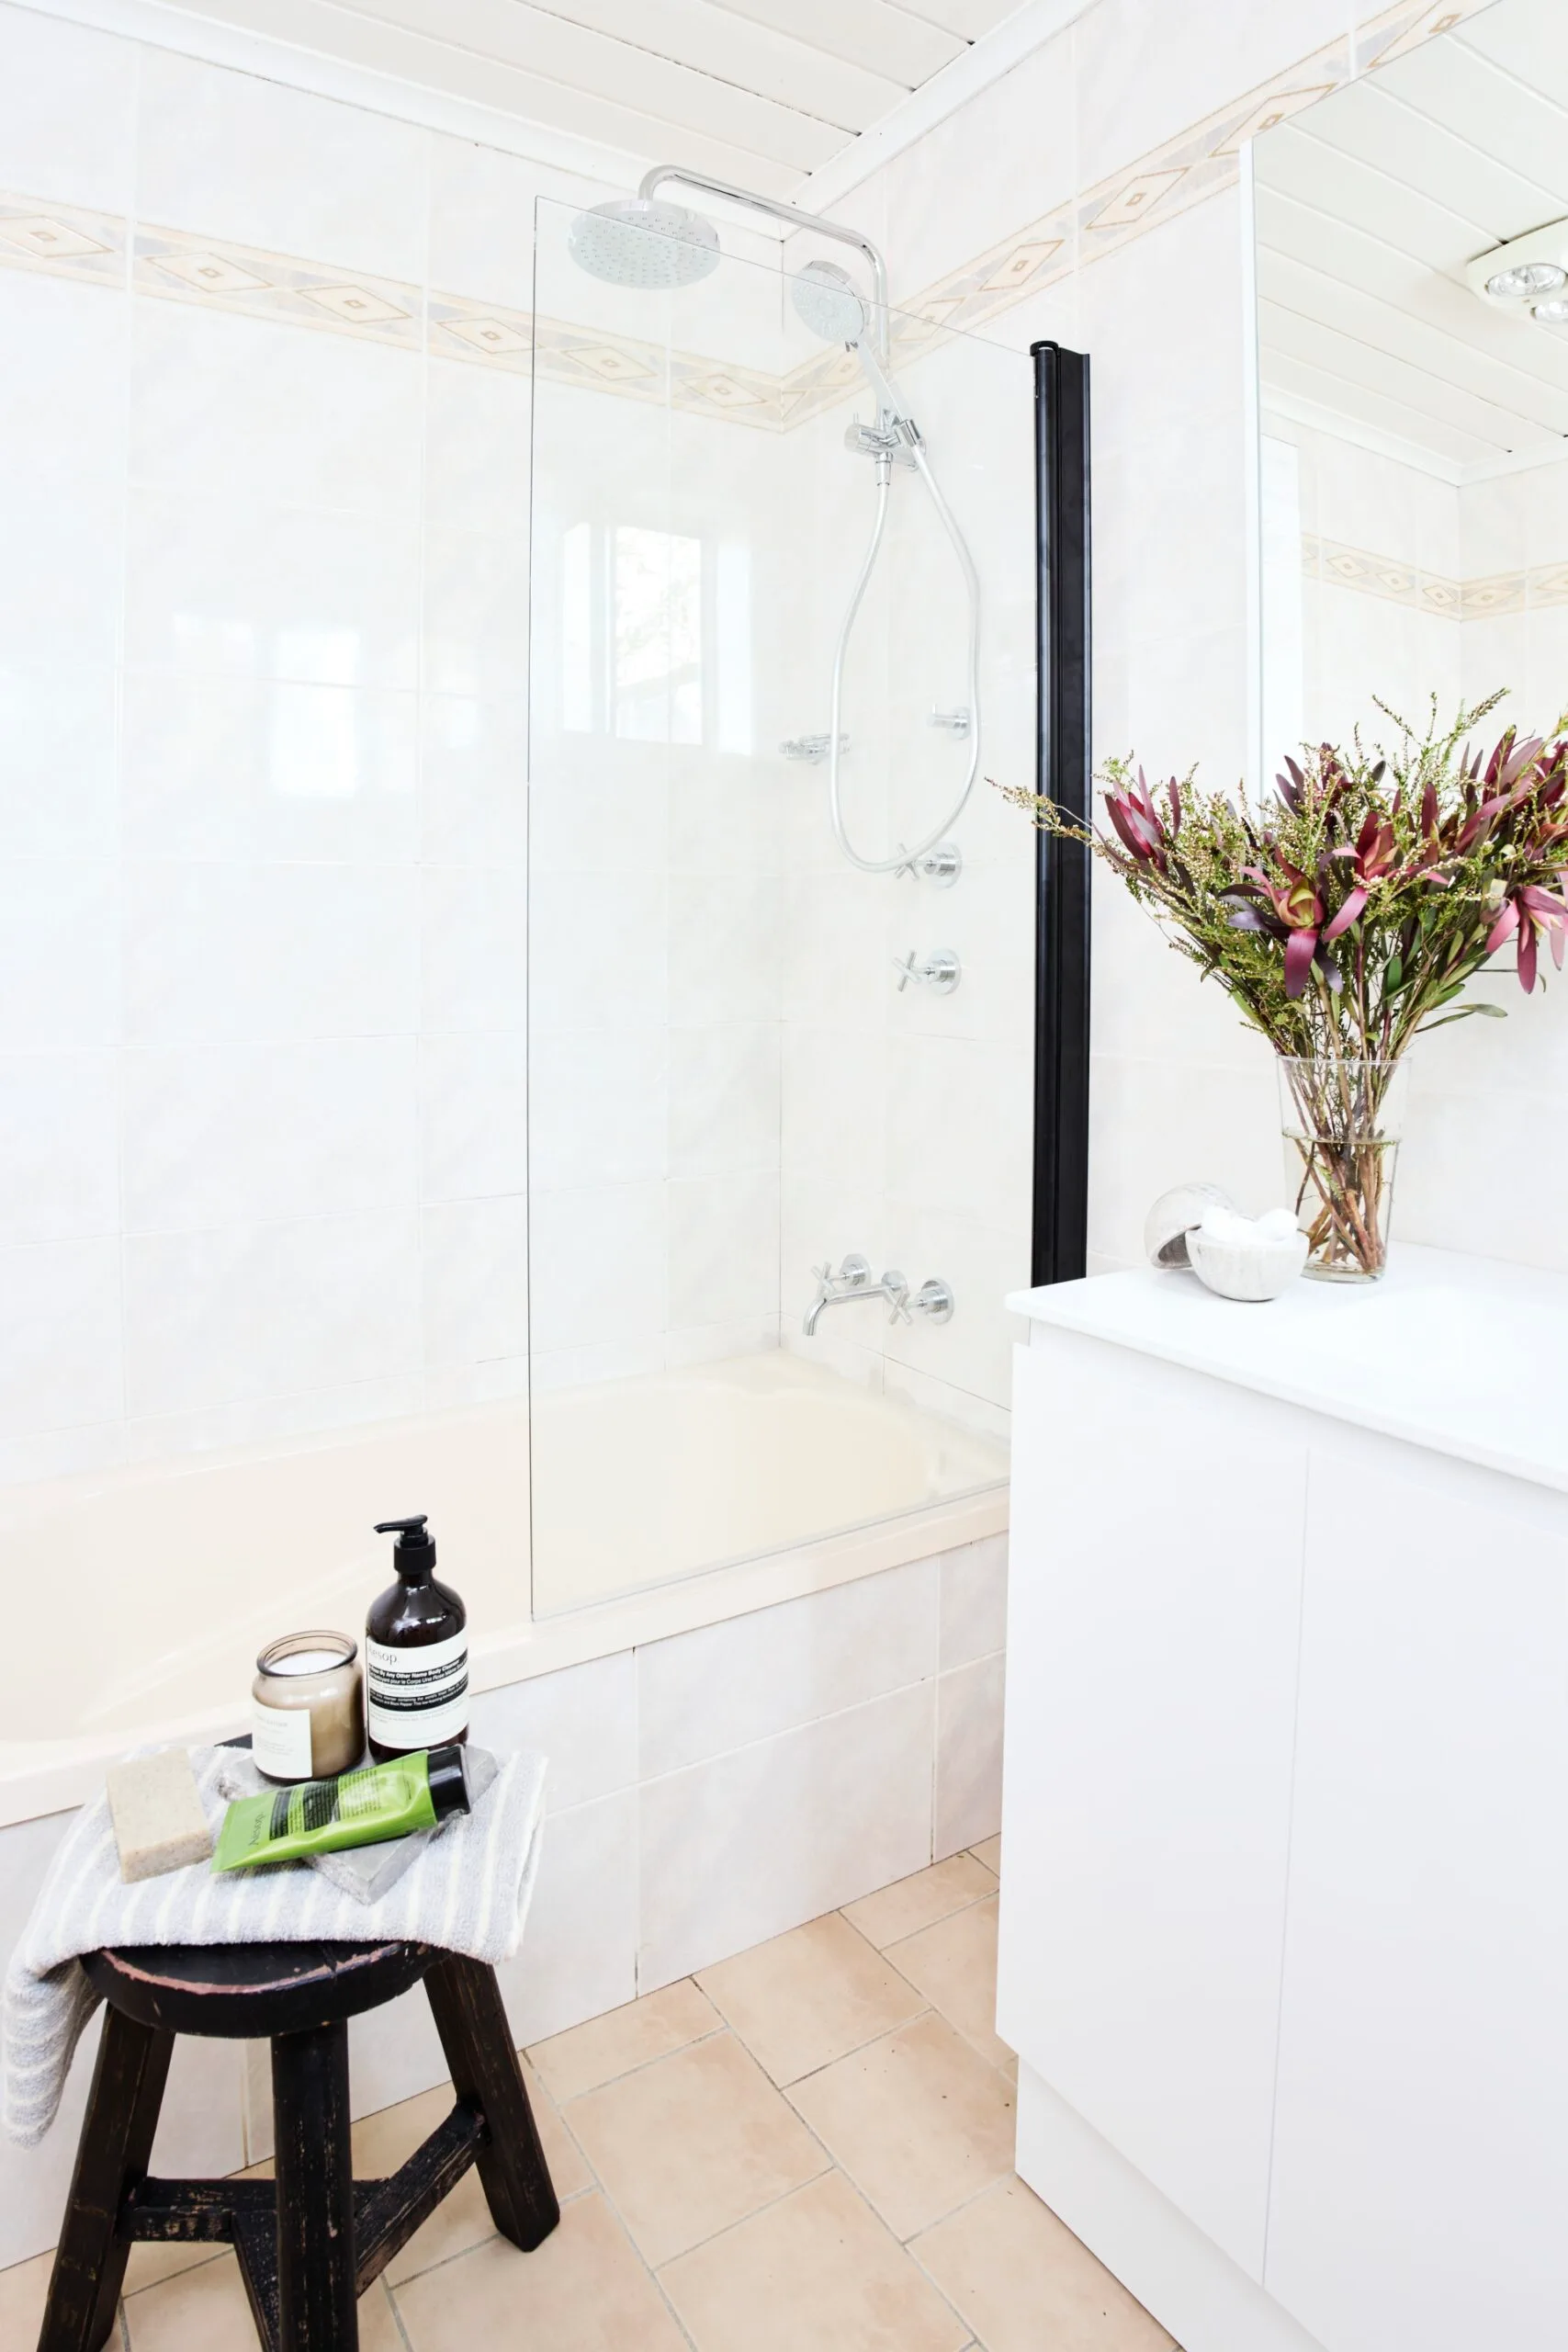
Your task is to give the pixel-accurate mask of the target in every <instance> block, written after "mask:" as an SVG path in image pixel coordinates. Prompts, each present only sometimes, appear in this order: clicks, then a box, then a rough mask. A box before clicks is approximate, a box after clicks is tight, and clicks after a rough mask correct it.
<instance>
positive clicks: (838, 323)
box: [790, 261, 868, 345]
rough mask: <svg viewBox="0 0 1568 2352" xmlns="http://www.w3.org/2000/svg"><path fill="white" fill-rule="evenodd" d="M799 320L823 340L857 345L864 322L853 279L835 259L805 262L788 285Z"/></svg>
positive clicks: (864, 328)
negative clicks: (791, 283) (790, 284)
mask: <svg viewBox="0 0 1568 2352" xmlns="http://www.w3.org/2000/svg"><path fill="white" fill-rule="evenodd" d="M790 300H792V301H793V302H794V304H795V310H796V311H797V312H798V314H799V316H800V318H801V320H802V322H803V323H804V324H805V325H807V326H808V327H809V328H810V329H811V332H812V334H819V335H820V336H821V338H822V340H823V342H824V343H847V344H850V345H858V344H859V342H860V340H861V337H862V336H863V334H864V333H865V330H866V325H867V323H868V313H867V311H866V307H865V304H864V302H863V300H862V298H861V296H860V294H859V292H858V291H857V290H856V287H855V282H854V279H853V278H852V277H851V276H850V274H849V271H848V270H847V269H840V267H839V266H838V264H837V263H836V262H831V261H808V262H807V265H806V267H805V268H804V269H803V270H802V271H801V273H800V275H799V277H797V278H796V279H795V283H794V284H793V285H792V286H791V288H790Z"/></svg>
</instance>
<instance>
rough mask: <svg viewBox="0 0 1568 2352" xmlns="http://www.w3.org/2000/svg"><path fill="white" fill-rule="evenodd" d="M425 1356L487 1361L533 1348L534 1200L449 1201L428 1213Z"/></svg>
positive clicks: (515, 1196)
mask: <svg viewBox="0 0 1568 2352" xmlns="http://www.w3.org/2000/svg"><path fill="white" fill-rule="evenodd" d="M421 1239H422V1246H423V1266H422V1269H421V1272H422V1279H423V1306H424V1356H425V1362H426V1363H430V1364H445V1365H453V1364H480V1363H487V1362H489V1361H491V1360H492V1359H494V1358H498V1357H504V1358H513V1357H519V1356H525V1355H526V1354H527V1352H528V1202H527V1197H526V1195H525V1193H512V1194H510V1195H508V1196H505V1197H503V1198H502V1199H499V1200H491V1201H446V1202H443V1203H441V1204H439V1205H438V1206H435V1207H430V1208H426V1209H425V1210H424V1212H423V1216H422V1219H421Z"/></svg>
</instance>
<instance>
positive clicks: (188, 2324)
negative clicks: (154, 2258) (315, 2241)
mask: <svg viewBox="0 0 1568 2352" xmlns="http://www.w3.org/2000/svg"><path fill="white" fill-rule="evenodd" d="M122 2308H123V2310H124V2312H125V2322H126V2333H127V2335H129V2336H130V2352H256V2327H255V2322H254V2320H253V2319H252V2317H251V2307H250V2304H249V2303H248V2302H247V2301H246V2300H245V2290H244V2288H243V2285H242V2284H241V2281H240V2266H239V2264H238V2263H237V2262H236V2261H235V2259H234V2257H233V2256H232V2255H231V2254H225V2255H221V2256H220V2257H219V2259H218V2260H217V2261H216V2262H204V2263H203V2264H202V2265H201V2267H200V2268H199V2269H197V2270H182V2271H181V2272H180V2273H179V2274H178V2276H177V2277H176V2278H165V2279H164V2280H162V2281H161V2282H160V2284H159V2285H158V2286H156V2287H144V2288H143V2289H142V2290H141V2293H140V2294H136V2295H128V2296H127V2297H126V2299H125V2302H124V2305H123V2306H122Z"/></svg>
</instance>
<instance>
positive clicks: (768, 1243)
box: [668, 1170, 779, 1330]
mask: <svg viewBox="0 0 1568 2352" xmlns="http://www.w3.org/2000/svg"><path fill="white" fill-rule="evenodd" d="M668 1207H669V1269H670V1323H671V1329H676V1330H679V1329H683V1328H684V1327H686V1326H688V1325H691V1324H698V1323H728V1322H736V1321H738V1320H739V1319H740V1318H741V1317H745V1316H755V1315H766V1314H772V1313H774V1312H775V1311H776V1309H777V1306H778V1295H779V1180H778V1177H777V1175H776V1174H774V1173H773V1170H763V1171H761V1172H760V1173H756V1174H752V1175H741V1176H714V1177H708V1178H705V1179H702V1180H692V1181H683V1182H678V1183H671V1185H670V1187H669V1192H668Z"/></svg>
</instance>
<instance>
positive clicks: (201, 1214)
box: [124, 1037, 417, 1232]
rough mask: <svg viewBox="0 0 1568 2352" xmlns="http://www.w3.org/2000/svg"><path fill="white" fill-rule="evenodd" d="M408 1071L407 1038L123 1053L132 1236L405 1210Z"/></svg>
mask: <svg viewBox="0 0 1568 2352" xmlns="http://www.w3.org/2000/svg"><path fill="white" fill-rule="evenodd" d="M415 1067H416V1064H415V1048H414V1041H413V1039H412V1037H304V1038H299V1039H298V1040H294V1041H291V1042H289V1043H288V1044H273V1043H270V1042H267V1043H262V1044H254V1045H249V1044H223V1045H211V1046H169V1047H164V1048H157V1049H152V1048H149V1049H143V1050H140V1051H134V1052H131V1053H129V1054H127V1055H126V1056H125V1057H124V1084H125V1108H124V1133H125V1139H124V1183H125V1221H126V1226H127V1229H128V1230H130V1231H131V1232H135V1231H139V1230H140V1231H159V1230H167V1229H169V1228H171V1227H194V1226H209V1225H237V1224H245V1223H249V1222H252V1221H254V1220H256V1219H261V1218H270V1217H302V1216H333V1215H347V1214H352V1213H353V1212H354V1211H355V1210H359V1209H370V1210H377V1209H388V1208H396V1207H408V1206H411V1205H412V1203H413V1200H414V1198H415V1193H416V1174H415V1159H416V1150H415V1147H416V1140H417V1139H416V1136H415V1133H414V1129H413V1125H412V1121H411V1119H410V1117H409V1104H410V1103H411V1102H412V1100H413V1097H414V1092H415Z"/></svg>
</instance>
